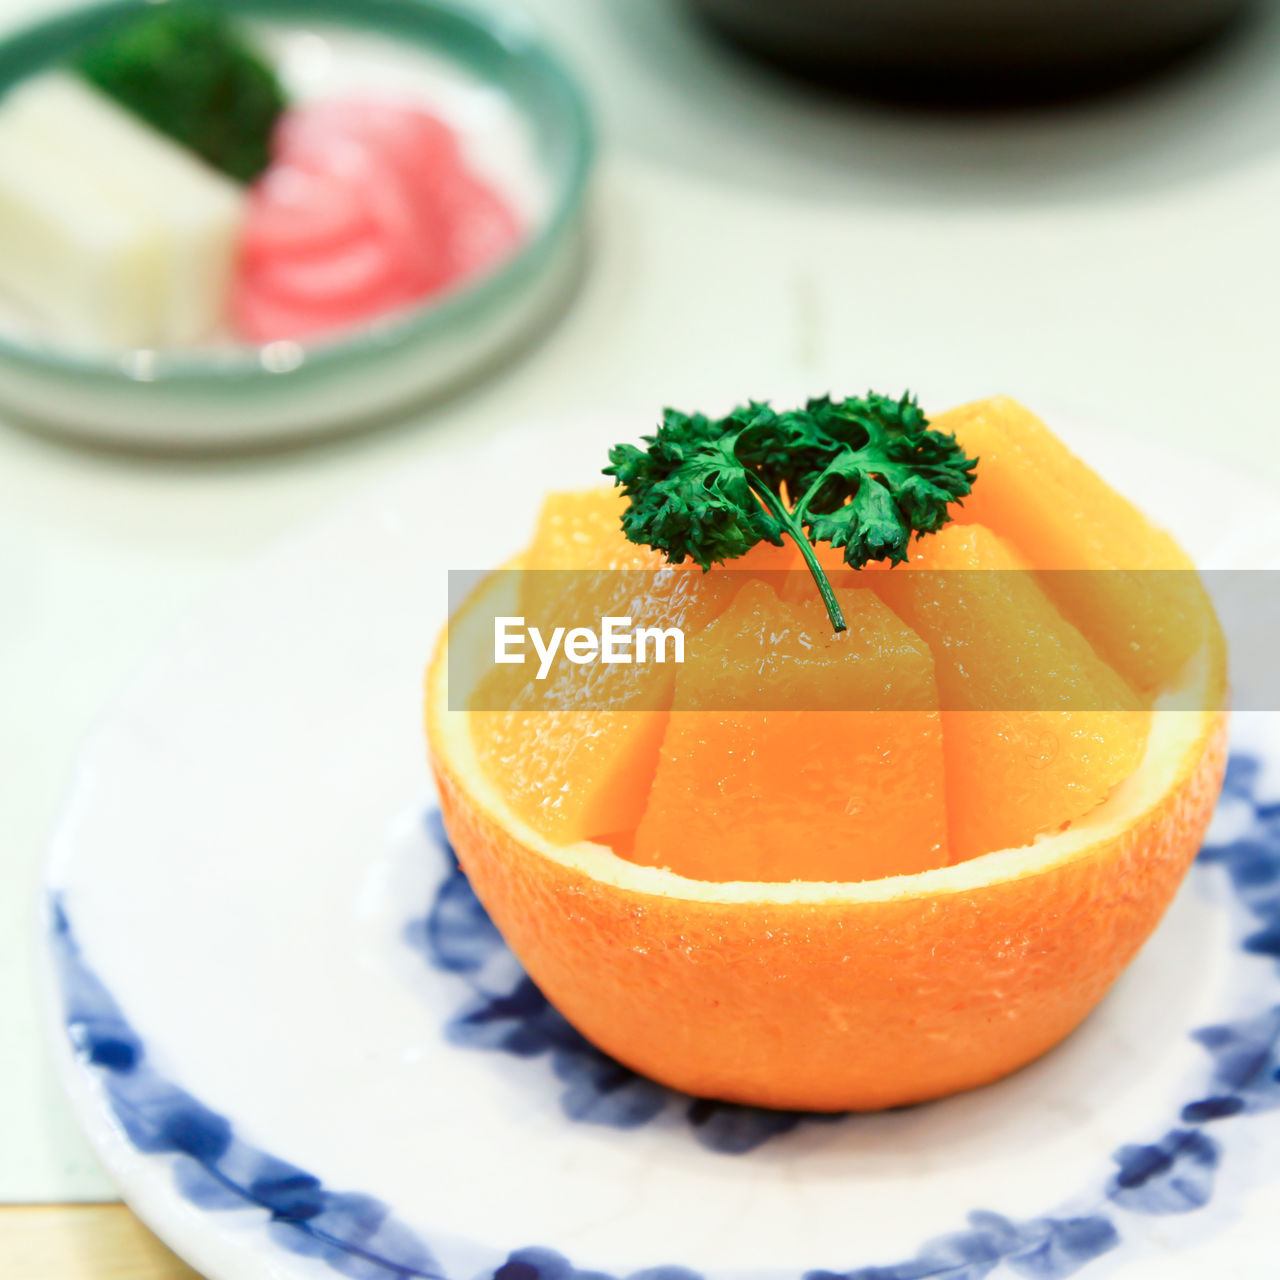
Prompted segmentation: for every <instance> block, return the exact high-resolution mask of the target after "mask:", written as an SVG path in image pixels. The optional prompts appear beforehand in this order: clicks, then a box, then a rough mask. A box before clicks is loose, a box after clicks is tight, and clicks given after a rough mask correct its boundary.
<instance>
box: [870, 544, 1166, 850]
mask: <svg viewBox="0 0 1280 1280" xmlns="http://www.w3.org/2000/svg"><path fill="white" fill-rule="evenodd" d="M920 570H926V571H928V572H919V571H920ZM867 581H868V584H869V585H870V586H872V588H873V589H874V590H875V591H876V592H877V594H879V595H880V596H881V598H882V599H884V600H885V601H886V602H887V603H888V604H889V606H890V607H891V608H892V609H893V611H894V612H895V613H896V614H897V615H898V616H899V617H900V618H902V619H903V620H904V621H905V622H906V623H907V624H908V625H909V626H910V627H912V628H913V629H914V630H915V631H916V632H918V633H919V634H920V635H921V636H922V637H923V638H924V640H925V641H926V642H927V643H928V645H929V648H930V649H931V650H932V652H933V658H934V662H935V664H936V667H937V678H938V691H939V697H940V700H941V706H942V708H943V713H942V722H943V736H944V741H945V748H946V779H947V783H946V797H947V813H948V824H949V833H950V845H951V853H952V857H953V859H954V860H955V861H964V860H966V859H969V858H973V857H976V856H977V855H979V854H982V853H989V852H991V851H992V850H995V849H1005V848H1011V847H1017V846H1020V845H1024V844H1028V843H1030V842H1031V841H1032V840H1033V839H1034V838H1035V837H1036V836H1037V835H1040V834H1041V833H1043V832H1048V831H1055V830H1057V829H1058V828H1059V827H1061V826H1063V825H1064V824H1065V823H1067V822H1070V821H1071V820H1072V819H1074V818H1078V817H1080V816H1081V815H1082V814H1085V813H1088V812H1089V811H1090V810H1091V809H1093V808H1095V807H1096V806H1097V805H1098V804H1100V803H1101V802H1102V801H1103V800H1105V799H1106V798H1107V796H1108V795H1110V793H1111V792H1112V790H1113V789H1114V788H1115V787H1116V786H1117V785H1118V784H1119V783H1120V782H1122V781H1123V780H1124V779H1125V778H1127V777H1128V776H1129V775H1130V774H1131V773H1133V771H1134V770H1135V769H1136V768H1137V766H1138V763H1139V762H1140V760H1141V758H1142V753H1143V749H1144V746H1145V743H1146V736H1147V730H1148V727H1149V723H1150V713H1149V712H1147V711H1145V710H1143V709H1142V706H1141V703H1140V700H1139V698H1138V696H1137V695H1136V694H1135V693H1134V692H1133V690H1132V689H1131V688H1130V687H1129V686H1128V685H1127V684H1126V683H1125V682H1124V681H1123V680H1122V679H1121V678H1120V676H1119V675H1117V674H1116V672H1115V671H1113V670H1112V669H1111V668H1110V667H1108V666H1107V665H1106V664H1105V663H1104V662H1103V661H1102V660H1101V659H1100V658H1099V657H1098V656H1097V654H1096V653H1095V652H1094V650H1093V648H1092V647H1091V645H1090V644H1089V642H1088V641H1087V640H1086V639H1085V638H1084V636H1082V635H1081V634H1080V632H1079V631H1078V630H1077V629H1076V628H1075V627H1074V626H1072V625H1071V623H1069V622H1068V621H1066V619H1064V618H1063V617H1062V615H1061V614H1060V613H1059V612H1058V609H1057V607H1056V606H1055V605H1054V603H1053V602H1052V601H1051V600H1050V599H1049V598H1048V596H1047V595H1046V594H1045V592H1044V591H1043V590H1042V589H1041V587H1040V585H1039V581H1038V579H1037V577H1036V575H1035V574H1033V573H1032V572H1030V570H1029V567H1028V565H1027V563H1026V561H1025V560H1023V559H1022V557H1021V556H1019V555H1018V553H1017V552H1016V551H1015V550H1014V549H1013V548H1012V547H1011V546H1009V544H1008V543H1006V542H1004V541H1003V540H1002V539H1000V538H998V537H997V536H996V535H995V534H993V533H992V532H991V531H990V530H989V529H985V528H983V527H982V526H980V525H950V526H948V527H947V528H946V529H943V530H942V531H941V532H940V533H937V534H934V535H932V536H930V537H928V538H925V539H922V540H921V541H920V542H919V543H917V544H916V545H915V547H914V548H913V551H912V556H911V560H910V562H909V563H908V564H907V565H903V566H899V567H897V568H894V569H891V570H889V571H887V572H878V573H874V574H869V575H868V577H867Z"/></svg>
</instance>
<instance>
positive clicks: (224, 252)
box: [0, 72, 244, 346]
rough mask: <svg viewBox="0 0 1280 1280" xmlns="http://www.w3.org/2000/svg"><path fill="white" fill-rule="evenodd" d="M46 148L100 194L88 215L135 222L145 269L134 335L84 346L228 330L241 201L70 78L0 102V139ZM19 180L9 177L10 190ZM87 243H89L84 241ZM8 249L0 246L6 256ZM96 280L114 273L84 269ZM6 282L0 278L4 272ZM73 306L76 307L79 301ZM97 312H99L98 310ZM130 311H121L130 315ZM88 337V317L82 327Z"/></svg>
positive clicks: (184, 154)
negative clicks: (101, 213)
mask: <svg viewBox="0 0 1280 1280" xmlns="http://www.w3.org/2000/svg"><path fill="white" fill-rule="evenodd" d="M10 130H11V131H12V132H13V133H14V134H16V135H21V136H23V137H25V138H28V139H30V140H31V141H33V142H35V143H37V144H38V145H41V146H42V147H44V148H47V150H48V153H49V162H48V163H49V165H50V166H52V165H54V164H57V163H61V165H62V166H63V168H64V169H65V170H70V169H74V170H75V171H76V172H77V173H78V175H79V178H80V180H81V181H83V182H87V183H89V184H92V186H93V187H94V188H95V189H96V191H97V192H98V196H97V199H96V200H95V201H93V202H91V204H90V205H89V210H90V212H92V213H93V214H94V216H96V215H97V212H98V210H101V209H109V210H111V211H112V214H113V215H118V216H119V217H122V218H123V219H127V220H132V222H133V223H134V224H135V226H136V228H137V230H136V232H135V234H136V235H137V236H138V237H139V239H140V240H141V241H142V242H143V246H142V248H141V256H142V257H143V258H144V259H145V261H146V266H145V267H144V269H143V270H142V271H141V272H140V273H139V274H138V275H137V277H136V278H135V279H133V280H132V281H130V282H129V283H128V284H127V285H126V289H127V290H128V291H129V292H131V293H133V294H134V295H135V297H134V305H133V308H132V313H133V314H132V321H133V324H134V326H135V327H134V328H133V331H132V332H131V333H129V334H124V333H123V332H122V326H121V324H120V323H119V320H118V319H117V323H116V324H115V325H114V327H113V331H112V332H111V333H108V332H107V331H105V330H103V331H102V332H100V333H99V334H97V335H96V338H95V337H89V339H88V340H90V341H96V342H97V343H98V344H105V345H111V346H173V345H181V344H184V343H191V342H196V341H199V340H201V339H205V338H210V337H212V336H214V335H215V334H216V333H217V332H218V331H219V330H220V329H221V328H222V327H223V325H224V321H225V317H226V306H227V299H228V297H229V293H230V287H231V277H232V273H233V271H234V269H235V256H236V250H237V241H238V237H239V231H240V223H241V219H242V214H243V209H244V193H243V191H242V190H241V188H240V187H239V186H237V185H236V184H235V183H233V182H232V181H231V180H230V179H228V178H226V177H224V176H223V175H222V174H220V173H218V172H216V171H215V170H213V169H212V168H210V167H209V166H208V165H206V164H205V163H204V161H202V160H201V159H199V157H197V156H195V155H194V154H192V153H191V152H188V151H187V150H186V149H185V148H183V147H180V146H179V145H178V144H176V143H174V142H172V141H171V140H170V139H168V138H166V137H164V135H163V134H161V133H158V132H157V131H156V130H154V129H152V128H151V126H150V125H148V124H146V123H145V122H143V121H141V120H138V119H137V118H136V117H135V116H133V115H132V114H131V113H130V112H128V111H126V110H124V109H123V108H121V107H119V106H117V105H116V104H115V103H114V102H113V101H112V100H111V99H110V98H108V97H107V96H106V95H105V94H102V93H100V92H99V91H98V90H97V89H95V88H93V87H92V86H90V85H89V84H87V83H85V82H83V81H81V80H79V79H76V78H74V77H72V76H70V75H67V74H63V73H60V72H51V73H49V74H46V75H42V76H38V77H36V78H35V79H33V80H30V81H27V82H26V83H24V84H22V85H20V86H19V87H18V88H16V89H15V90H13V92H11V93H10V94H9V95H8V96H7V97H6V98H5V100H4V101H3V103H0V133H3V132H7V131H10ZM12 181H13V180H12V179H9V178H8V177H7V175H6V176H5V182H6V184H8V183H11V182H12ZM82 238H83V237H82ZM7 251H8V246H7V245H6V244H5V243H4V241H3V239H0V257H3V256H4V255H5V254H6V253H7ZM84 265H85V267H86V268H87V269H88V270H89V272H90V274H91V275H99V276H103V275H108V276H109V275H111V274H113V272H116V271H117V268H115V267H108V266H107V264H106V263H104V262H102V261H101V260H98V261H95V262H86V263H85V264H84ZM0 275H3V272H0ZM71 305H75V304H74V302H72V303H71ZM100 311H101V307H100ZM129 312H130V309H129V308H128V307H126V308H125V312H124V314H125V315H128V314H129ZM76 324H77V327H79V328H80V329H82V330H83V329H85V328H86V327H88V326H86V325H85V323H84V317H81V318H80V320H79V321H78V322H76Z"/></svg>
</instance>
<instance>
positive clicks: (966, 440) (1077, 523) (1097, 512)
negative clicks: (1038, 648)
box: [933, 396, 1211, 694]
mask: <svg viewBox="0 0 1280 1280" xmlns="http://www.w3.org/2000/svg"><path fill="white" fill-rule="evenodd" d="M933 426H934V427H935V428H936V429H938V430H940V431H948V432H953V433H954V434H955V436H956V438H957V439H958V440H959V441H960V443H961V444H962V445H963V446H964V449H965V452H966V453H967V454H968V455H969V456H970V457H977V459H978V469H977V481H976V482H975V484H974V487H973V492H972V494H971V495H970V496H969V497H967V498H966V499H965V500H964V505H963V506H962V507H959V508H958V509H954V514H955V518H956V519H957V520H958V521H960V522H963V523H970V524H980V525H986V526H987V527H988V528H991V529H995V530H996V531H997V532H999V533H1000V534H1001V535H1002V536H1003V537H1005V538H1008V539H1009V541H1010V542H1012V543H1013V544H1014V546H1016V547H1017V548H1018V550H1019V551H1020V552H1021V553H1022V554H1023V556H1025V557H1026V559H1027V560H1028V561H1029V562H1030V563H1031V565H1032V567H1033V568H1035V569H1038V570H1088V571H1089V572H1086V573H1048V574H1045V575H1044V577H1043V579H1042V583H1043V586H1044V588H1045V590H1046V591H1047V592H1048V593H1049V594H1050V595H1051V596H1052V597H1053V599H1054V601H1055V603H1056V604H1057V605H1058V607H1059V608H1060V609H1061V610H1062V612H1063V613H1064V614H1065V615H1066V616H1067V617H1068V618H1069V619H1070V620H1071V621H1072V622H1073V623H1075V625H1076V626H1077V627H1079V628H1080V630H1081V631H1082V632H1084V634H1085V635H1086V636H1087V637H1088V638H1089V640H1090V641H1092V643H1093V644H1094V647H1095V648H1096V649H1097V650H1098V652H1099V653H1100V654H1101V655H1102V657H1104V658H1105V659H1106V660H1107V661H1108V662H1109V663H1110V664H1111V665H1112V666H1113V667H1115V669H1116V670H1117V671H1119V672H1120V674H1121V675H1122V676H1124V677H1125V679H1126V680H1128V681H1129V683H1130V684H1131V685H1133V687H1134V688H1135V689H1138V690H1139V691H1141V692H1143V693H1148V694H1149V693H1152V692H1154V691H1155V690H1157V689H1160V688H1165V687H1168V686H1169V685H1170V684H1172V683H1173V682H1174V680H1175V678H1176V677H1177V675H1178V673H1179V672H1180V671H1181V670H1182V668H1183V667H1184V666H1185V664H1186V662H1187V661H1188V659H1189V658H1190V657H1191V656H1192V655H1193V654H1194V653H1196V652H1198V651H1199V649H1200V647H1201V645H1202V644H1203V642H1204V639H1205V635H1206V626H1207V625H1208V623H1209V619H1210V617H1211V610H1210V609H1209V608H1208V604H1207V598H1206V596H1205V595H1204V593H1203V589H1202V588H1201V586H1200V584H1199V582H1198V581H1197V580H1196V578H1195V577H1194V575H1193V574H1192V573H1191V572H1188V571H1190V570H1191V569H1192V568H1193V566H1192V563H1191V561H1190V560H1189V559H1188V557H1187V556H1186V554H1185V553H1184V552H1183V551H1182V550H1181V548H1180V547H1179V546H1178V545H1177V543H1176V542H1174V540H1173V539H1172V538H1171V537H1170V536H1169V535H1168V534H1167V533H1165V532H1164V531H1163V530H1161V529H1157V528H1156V527H1155V526H1154V525H1153V524H1152V523H1151V522H1150V521H1149V520H1147V518H1146V517H1145V516H1144V515H1143V514H1142V513H1141V512H1140V511H1139V510H1138V509H1137V508H1136V507H1135V506H1134V505H1133V504H1132V503H1131V502H1129V501H1128V500H1127V499H1126V498H1123V497H1122V496H1121V495H1120V494H1118V493H1117V492H1116V491H1115V490H1114V489H1113V488H1112V487H1111V486H1110V485H1109V484H1107V482H1106V481H1105V480H1103V479H1102V478H1101V477H1100V476H1099V475H1097V473H1096V472H1094V471H1093V470H1091V469H1090V468H1089V467H1087V466H1086V465H1085V464H1084V463H1083V462H1081V461H1080V459H1079V458H1077V457H1076V456H1075V455H1074V454H1073V453H1072V452H1071V451H1070V450H1069V449H1068V448H1067V447H1066V445H1064V444H1063V443H1062V441H1061V440H1059V439H1058V438H1057V437H1056V436H1055V435H1054V434H1053V433H1052V432H1051V431H1050V430H1049V429H1048V428H1047V427H1046V426H1045V425H1044V423H1042V422H1041V421H1040V419H1039V418H1037V417H1036V416H1035V415H1034V414H1033V413H1031V412H1030V411H1029V410H1027V409H1024V408H1023V407H1022V406H1021V405H1020V404H1018V403H1017V402H1016V401H1014V400H1010V399H1007V398H1005V397H1002V396H997V397H994V398H993V399H990V400H981V401H978V402H977V403H975V404H970V405H964V406H962V407H961V408H958V409H952V410H950V411H949V412H948V413H944V414H941V415H940V416H939V417H937V418H936V419H934V422H933ZM1127 571H1133V572H1127ZM1161 571H1163V572H1161Z"/></svg>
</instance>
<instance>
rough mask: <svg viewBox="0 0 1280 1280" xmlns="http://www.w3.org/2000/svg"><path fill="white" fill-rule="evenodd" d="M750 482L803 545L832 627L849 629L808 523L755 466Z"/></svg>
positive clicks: (769, 507) (785, 526)
mask: <svg viewBox="0 0 1280 1280" xmlns="http://www.w3.org/2000/svg"><path fill="white" fill-rule="evenodd" d="M747 483H748V484H749V485H750V486H751V489H752V492H754V493H755V495H756V496H757V497H758V498H759V499H760V501H761V502H763V503H764V505H765V508H766V509H767V510H768V512H769V514H770V515H771V516H772V517H773V518H774V519H775V520H776V521H777V522H778V523H779V524H780V525H781V526H782V527H783V529H784V530H785V531H786V532H787V534H788V535H790V537H791V539H792V541H793V542H795V544H796V546H798V547H799V548H800V554H801V555H802V556H804V562H805V564H806V565H808V567H809V572H810V573H811V574H812V575H813V580H814V582H816V583H817V585H818V594H819V595H821V596H822V603H823V604H824V605H826V606H827V616H828V617H829V618H830V619H831V626H832V628H833V629H834V630H835V631H836V633H837V634H839V633H840V632H841V631H846V630H848V628H847V627H846V625H845V620H844V614H843V613H842V612H841V611H840V602H839V601H838V600H837V599H836V593H835V592H834V591H833V590H832V589H831V583H830V581H829V580H828V578H827V575H826V574H825V573H824V572H823V569H822V566H821V565H820V564H819V563H818V557H817V555H815V554H814V550H813V543H811V542H810V541H809V539H808V538H807V537H805V533H804V526H803V525H801V523H800V521H799V520H797V519H796V518H795V516H794V515H793V514H792V513H791V512H790V511H788V510H787V508H786V506H785V505H784V504H783V502H782V499H781V498H779V497H778V495H777V494H776V493H774V491H773V490H772V489H770V488H769V486H768V485H767V484H765V482H764V481H763V480H761V479H760V477H759V476H757V475H756V474H755V473H754V472H753V471H751V470H748V471H747Z"/></svg>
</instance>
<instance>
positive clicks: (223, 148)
mask: <svg viewBox="0 0 1280 1280" xmlns="http://www.w3.org/2000/svg"><path fill="white" fill-rule="evenodd" d="M75 65H76V68H77V70H79V71H80V73H81V74H82V75H84V76H85V77H86V78H87V79H88V80H89V81H90V82H91V83H92V84H94V85H96V86H97V87H98V88H99V89H101V90H102V91H103V92H105V93H107V94H109V95H110V96H111V97H112V98H114V99H115V100H116V101H117V102H118V103H119V104H120V105H121V106H123V107H126V108H127V109H128V110H130V111H132V112H134V113H135V114H136V115H139V116H141V117H142V119H144V120H145V121H146V122H147V123H148V124H150V125H151V126H152V127H153V128H155V129H158V130H159V131H160V132H161V133H165V134H167V135H168V136H169V137H171V138H172V139H174V141H176V142H179V143H181V144H182V145H183V146H185V147H189V148H190V149H191V150H192V151H194V152H196V153H197V154H198V155H200V156H202V157H203V158H204V159H205V160H206V161H208V163H209V164H211V165H213V167H214V168H215V169H220V170H222V172H223V173H226V174H229V175H230V176H231V177H232V178H235V179H237V180H238V181H240V182H252V181H253V179H254V178H256V177H257V176H258V175H259V174H260V173H261V172H262V171H263V169H265V168H266V167H267V163H268V161H269V160H270V158H271V130H272V128H273V127H274V125H275V122H276V119H277V117H278V116H279V115H280V112H281V111H282V110H283V109H284V105H285V98H284V91H283V90H282V89H281V87H280V82H279V81H278V80H277V79H276V75H275V72H274V71H273V70H272V68H271V66H270V65H269V64H268V63H267V62H266V60H265V59H264V58H263V57H262V56H261V55H260V54H258V53H257V52H256V51H255V50H254V49H253V48H252V47H251V46H250V45H249V44H248V43H247V42H246V41H245V39H244V36H243V35H242V33H241V31H240V30H239V28H238V27H237V26H236V25H235V24H234V23H233V22H231V21H230V20H229V19H228V18H226V17H225V16H224V15H223V14H221V13H219V12H217V11H216V10H214V9H212V8H208V7H205V6H201V5H197V4H184V3H180V2H178V0H173V2H170V3H166V4H158V5H155V6H154V7H153V8H151V9H149V10H148V12H146V13H145V14H142V15H140V16H138V17H136V18H129V19H127V20H124V21H122V22H120V23H117V24H115V25H113V26H112V27H110V28H109V29H108V30H107V31H106V32H104V33H103V34H102V35H101V36H99V37H98V38H97V39H96V40H94V41H93V42H92V43H91V44H89V45H88V46H87V47H86V48H85V49H83V50H82V51H81V53H80V54H79V56H78V57H77V58H76V60H75Z"/></svg>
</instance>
